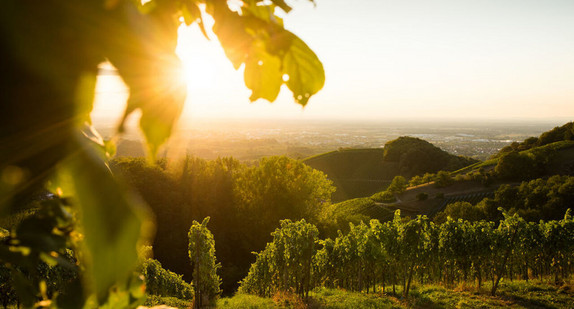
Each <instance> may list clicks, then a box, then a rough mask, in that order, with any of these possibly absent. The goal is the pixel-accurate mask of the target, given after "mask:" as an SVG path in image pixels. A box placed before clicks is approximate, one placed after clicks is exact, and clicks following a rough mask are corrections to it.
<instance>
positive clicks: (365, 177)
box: [303, 136, 478, 202]
mask: <svg viewBox="0 0 574 309" xmlns="http://www.w3.org/2000/svg"><path fill="white" fill-rule="evenodd" d="M303 162H304V163H305V164H307V165H309V166H311V167H313V168H314V169H317V170H320V171H322V172H324V173H325V174H327V176H328V177H329V179H331V180H332V181H333V183H334V185H335V187H336V188H337V191H336V192H335V193H334V194H333V201H335V202H340V201H344V200H347V199H351V198H357V197H365V196H370V195H372V194H373V193H375V192H379V191H382V190H384V189H385V188H386V187H387V186H388V185H389V184H390V182H391V180H392V179H393V178H394V177H395V176H397V175H401V176H404V177H407V178H408V177H412V176H414V175H419V174H424V173H433V172H437V171H439V170H447V171H453V170H456V169H460V168H462V167H465V166H468V165H470V164H473V163H476V162H478V161H477V160H474V159H471V158H466V157H461V156H455V155H452V154H450V153H448V152H446V151H444V150H442V149H440V148H438V147H436V146H434V145H433V144H431V143H429V142H427V141H424V140H422V139H419V138H414V137H406V136H405V137H399V138H398V139H395V140H393V141H390V142H388V143H386V144H385V147H384V148H371V149H340V150H337V151H332V152H328V153H324V154H321V155H317V156H313V157H310V158H307V159H305V160H303Z"/></svg>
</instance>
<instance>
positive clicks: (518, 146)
mask: <svg viewBox="0 0 574 309" xmlns="http://www.w3.org/2000/svg"><path fill="white" fill-rule="evenodd" d="M572 140H574V123H572V122H568V123H565V124H564V125H562V126H560V127H555V128H554V129H552V130H549V131H546V132H543V133H542V134H540V136H539V137H529V138H527V139H525V140H524V141H522V142H514V143H512V144H510V145H508V146H506V147H504V148H502V149H500V151H499V152H498V153H497V154H495V155H494V156H493V157H495V158H497V157H500V156H502V155H504V154H507V153H510V152H513V151H524V150H528V149H532V148H536V147H540V146H544V145H548V144H552V143H556V142H561V141H572Z"/></svg>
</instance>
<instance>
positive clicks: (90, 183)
mask: <svg viewBox="0 0 574 309" xmlns="http://www.w3.org/2000/svg"><path fill="white" fill-rule="evenodd" d="M78 143H79V149H78V151H77V154H76V155H75V156H73V157H70V158H69V159H67V161H66V162H65V164H64V167H63V169H64V171H65V172H66V173H68V174H69V175H73V177H69V178H68V179H72V181H73V187H74V191H75V193H76V194H75V195H74V197H75V198H76V202H77V204H78V205H79V206H80V214H81V216H80V217H81V223H82V224H81V227H82V233H83V235H84V240H85V242H84V243H85V249H86V250H85V251H84V252H85V253H86V265H87V273H88V278H87V279H88V280H90V282H91V283H92V286H91V288H92V289H93V290H94V291H95V292H96V294H97V296H98V300H99V301H100V302H103V301H105V299H106V298H107V296H108V293H109V291H110V288H111V287H112V286H114V285H115V284H116V283H121V282H127V281H126V280H128V279H129V276H130V274H131V272H132V271H133V269H134V267H135V266H136V263H137V248H136V245H137V243H138V241H139V240H140V232H141V228H142V224H143V222H144V219H145V216H144V214H143V212H141V211H138V208H137V205H140V204H139V203H137V201H136V200H134V199H133V198H131V197H130V196H128V194H127V193H126V192H127V191H126V190H123V188H121V186H119V185H118V183H117V182H116V181H115V179H114V178H113V176H112V174H111V172H110V171H109V169H108V167H107V165H106V164H105V163H104V161H103V160H102V158H101V157H100V156H99V155H98V152H97V150H95V149H94V148H93V146H92V145H91V143H90V142H87V141H86V140H85V139H84V138H83V137H80V138H78Z"/></svg>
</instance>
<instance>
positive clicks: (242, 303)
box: [216, 294, 281, 309]
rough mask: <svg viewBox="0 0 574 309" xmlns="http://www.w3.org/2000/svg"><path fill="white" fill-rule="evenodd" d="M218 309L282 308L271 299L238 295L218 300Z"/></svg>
mask: <svg viewBox="0 0 574 309" xmlns="http://www.w3.org/2000/svg"><path fill="white" fill-rule="evenodd" d="M216 308H225V309H260V308H261V309H263V308H281V307H280V306H279V305H278V304H276V303H275V302H274V301H273V300H272V299H271V298H263V297H259V296H254V295H247V294H237V295H235V296H233V297H226V298H221V299H218V300H217V305H216Z"/></svg>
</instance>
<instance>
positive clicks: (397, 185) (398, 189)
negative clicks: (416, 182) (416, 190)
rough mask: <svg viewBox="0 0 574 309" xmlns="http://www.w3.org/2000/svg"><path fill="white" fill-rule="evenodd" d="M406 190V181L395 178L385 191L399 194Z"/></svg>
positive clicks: (399, 177)
mask: <svg viewBox="0 0 574 309" xmlns="http://www.w3.org/2000/svg"><path fill="white" fill-rule="evenodd" d="M406 189H407V180H406V179H405V177H403V176H395V178H393V181H391V184H390V185H389V187H388V188H387V191H389V192H391V193H396V194H401V193H403V192H405V190H406Z"/></svg>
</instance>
